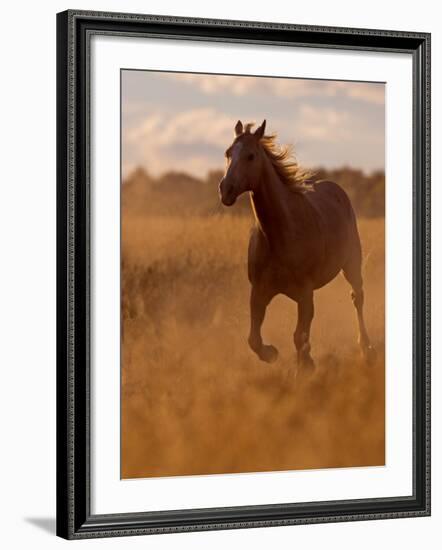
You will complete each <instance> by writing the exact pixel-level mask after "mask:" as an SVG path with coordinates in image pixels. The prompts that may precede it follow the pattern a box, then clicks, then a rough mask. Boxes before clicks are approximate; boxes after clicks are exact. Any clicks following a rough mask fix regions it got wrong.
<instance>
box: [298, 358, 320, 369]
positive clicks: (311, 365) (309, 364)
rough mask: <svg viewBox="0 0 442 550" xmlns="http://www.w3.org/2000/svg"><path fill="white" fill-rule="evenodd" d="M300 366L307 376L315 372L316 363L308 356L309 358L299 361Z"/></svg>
mask: <svg viewBox="0 0 442 550" xmlns="http://www.w3.org/2000/svg"><path fill="white" fill-rule="evenodd" d="M298 366H299V369H300V370H301V371H302V372H303V373H305V374H311V373H313V372H314V370H315V368H316V367H315V362H314V361H313V359H312V358H311V357H310V355H308V356H307V357H302V358H299V359H298Z"/></svg>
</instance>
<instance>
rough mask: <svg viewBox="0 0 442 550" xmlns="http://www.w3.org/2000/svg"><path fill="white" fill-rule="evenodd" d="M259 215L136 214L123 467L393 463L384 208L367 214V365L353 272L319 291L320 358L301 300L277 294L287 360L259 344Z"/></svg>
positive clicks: (125, 272) (127, 247)
mask: <svg viewBox="0 0 442 550" xmlns="http://www.w3.org/2000/svg"><path fill="white" fill-rule="evenodd" d="M250 226H251V221H250V219H248V218H246V217H233V216H221V215H215V216H205V217H198V216H193V217H186V216H184V215H180V214H179V212H177V215H176V216H171V215H168V216H149V217H145V216H141V215H139V216H135V215H131V216H126V217H125V216H124V215H123V233H122V238H123V242H122V253H123V269H122V323H123V326H122V329H123V354H122V477H123V478H130V477H149V476H172V475H188V474H209V473H227V472H231V473H233V472H253V471H266V470H293V469H306V468H336V467H349V466H368V465H381V464H384V448H385V447H384V433H385V429H384V423H385V418H384V408H385V407H384V405H385V403H384V401H385V399H384V353H383V346H384V222H383V220H382V219H378V220H362V221H360V223H359V227H360V233H361V237H362V241H363V248H364V276H365V289H366V308H365V311H366V323H367V327H368V330H369V332H370V334H371V337H372V340H373V342H374V344H375V346H376V348H377V351H378V360H377V362H376V364H374V365H373V366H371V367H367V366H366V365H364V364H363V363H362V361H361V359H360V357H359V352H358V348H357V344H356V337H357V330H356V320H355V313H354V310H353V305H352V303H351V299H350V296H349V291H350V289H349V286H348V284H347V283H346V281H345V280H344V278H343V277H342V275H339V276H338V277H337V278H336V279H335V280H334V281H333V282H332V283H331V284H329V285H327V286H326V287H325V288H323V289H321V290H320V291H318V292H316V294H315V306H316V312H315V318H314V321H313V327H312V353H313V355H314V357H315V359H316V362H317V369H316V371H315V373H314V374H313V375H312V376H310V377H301V376H298V375H297V369H296V366H295V353H294V347H293V340H292V334H293V331H294V328H295V325H296V304H294V303H293V302H291V301H290V300H289V299H287V298H285V297H277V298H276V299H275V300H274V301H273V302H272V304H271V305H270V307H269V309H268V312H267V316H266V320H265V323H264V326H263V335H264V339H265V341H267V342H268V343H272V344H274V345H276V346H277V347H278V349H279V352H280V357H279V359H278V361H277V362H276V363H274V364H271V365H268V364H265V363H262V362H261V361H259V360H258V358H257V357H256V356H255V355H254V354H253V353H252V352H251V351H250V350H249V348H248V345H247V335H248V324H249V309H248V298H249V283H248V280H247V264H246V262H247V244H248V236H249V230H250Z"/></svg>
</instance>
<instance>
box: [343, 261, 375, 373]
mask: <svg viewBox="0 0 442 550" xmlns="http://www.w3.org/2000/svg"><path fill="white" fill-rule="evenodd" d="M343 273H344V277H345V278H346V279H347V281H348V282H349V283H350V285H351V287H352V292H351V298H352V300H353V304H354V306H355V308H356V315H357V319H358V325H359V338H358V343H359V346H360V348H361V352H362V356H363V357H364V359H365V360H366V361H367V362H368V363H372V362H373V361H374V359H375V357H376V354H375V350H374V348H373V347H372V345H371V343H370V338H369V337H368V333H367V328H366V326H365V321H364V312H363V309H364V289H363V282H362V275H361V261H360V260H359V258H358V261H352V262H349V264H348V265H347V266H345V268H344V269H343Z"/></svg>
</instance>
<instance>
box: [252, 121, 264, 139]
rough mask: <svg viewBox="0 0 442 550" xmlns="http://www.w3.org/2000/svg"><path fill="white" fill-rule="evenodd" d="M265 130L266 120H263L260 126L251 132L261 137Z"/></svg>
mask: <svg viewBox="0 0 442 550" xmlns="http://www.w3.org/2000/svg"><path fill="white" fill-rule="evenodd" d="M265 130H266V121H265V119H264V120H263V122H262V124H261V126H260V127H259V128H257V129H256V131H255V133H254V134H253V135H254V136H255V137H256V138H258V139H261V138H262V137H263V135H264V132H265Z"/></svg>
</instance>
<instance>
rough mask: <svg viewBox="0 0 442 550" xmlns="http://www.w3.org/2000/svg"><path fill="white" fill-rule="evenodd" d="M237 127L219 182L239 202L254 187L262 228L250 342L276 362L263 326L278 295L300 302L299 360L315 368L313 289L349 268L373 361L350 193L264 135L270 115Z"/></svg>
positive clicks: (257, 237)
mask: <svg viewBox="0 0 442 550" xmlns="http://www.w3.org/2000/svg"><path fill="white" fill-rule="evenodd" d="M252 126H253V124H246V126H245V128H244V127H243V124H242V122H241V121H238V122H237V124H236V126H235V139H234V141H233V143H232V145H231V146H230V147H229V148H228V149H227V151H226V159H227V168H226V172H225V175H224V177H223V179H222V180H221V182H220V185H219V192H220V196H221V200H222V202H223V204H224V205H226V206H231V205H233V204H234V203H235V201H236V199H237V197H238V196H239V195H241V194H242V193H244V192H245V191H249V192H250V198H251V204H252V209H253V212H254V214H255V219H256V227H255V228H254V230H253V232H252V234H251V237H250V242H249V254H248V275H249V280H250V283H251V285H252V291H251V297H250V314H251V326H250V336H249V345H250V347H251V348H252V350H253V351H254V352H255V353H256V354H257V355H258V357H259V358H260V359H262V360H263V361H266V362H273V361H275V360H276V358H277V356H278V351H277V349H276V348H275V347H274V346H272V345H265V344H264V343H263V341H262V337H261V325H262V323H263V321H264V315H265V311H266V308H267V306H268V304H269V303H270V301H271V300H272V298H273V297H274V296H276V295H277V294H285V295H286V296H288V297H289V298H291V299H292V300H294V301H295V302H297V304H298V323H297V326H296V330H295V333H294V343H295V346H296V350H297V356H298V363H299V364H300V365H303V366H306V367H313V366H314V363H313V360H312V358H311V355H310V326H311V323H312V319H313V313H314V309H313V291H314V290H316V289H318V288H321V287H322V286H324V285H326V284H327V283H329V282H330V281H331V280H332V279H334V278H335V277H336V275H337V274H338V273H339V272H340V271H341V270H342V272H343V274H344V276H345V278H346V279H347V281H348V282H349V283H350V285H351V287H352V293H351V296H352V299H353V303H354V306H355V308H356V312H357V319H358V324H359V345H360V347H361V351H362V354H363V356H364V357H365V358H366V359H367V360H372V359H373V357H374V350H373V348H372V347H371V345H370V340H369V337H368V334H367V330H366V328H365V323H364V317H363V311H362V310H363V303H364V293H363V288H362V275H361V261H362V254H361V242H360V239H359V233H358V229H357V224H356V217H355V213H354V211H353V207H352V205H351V202H350V199H349V198H348V196H347V194H346V193H345V192H344V190H343V189H341V187H339V185H337V184H336V183H333V182H331V181H310V180H309V175H308V174H307V173H306V172H303V171H302V170H301V169H300V168H299V166H298V164H297V163H296V162H295V161H294V160H293V158H292V157H291V155H290V149H289V148H281V147H280V146H278V145H277V144H276V136H274V135H272V136H268V135H265V134H264V131H265V126H266V121H265V120H264V122H263V123H262V124H261V126H260V127H259V128H258V129H257V130H256V131H255V132H253V133H252V132H251V128H252Z"/></svg>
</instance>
